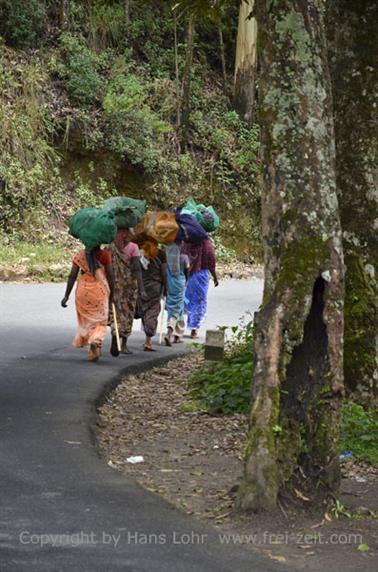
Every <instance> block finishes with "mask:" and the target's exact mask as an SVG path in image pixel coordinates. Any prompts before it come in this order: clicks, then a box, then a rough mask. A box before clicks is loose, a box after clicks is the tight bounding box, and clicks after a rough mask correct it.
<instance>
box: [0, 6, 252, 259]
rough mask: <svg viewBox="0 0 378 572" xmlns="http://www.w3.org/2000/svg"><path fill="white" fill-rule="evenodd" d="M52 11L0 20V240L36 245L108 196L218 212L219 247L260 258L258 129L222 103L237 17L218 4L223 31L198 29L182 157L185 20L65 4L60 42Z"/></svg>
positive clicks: (27, 11)
mask: <svg viewBox="0 0 378 572" xmlns="http://www.w3.org/2000/svg"><path fill="white" fill-rule="evenodd" d="M57 4H60V3H54V2H49V1H47V0H45V1H44V0H33V1H32V2H25V1H24V0H16V1H13V0H12V2H8V1H7V0H6V1H5V2H3V3H2V5H1V8H0V22H1V23H0V34H1V36H2V39H3V43H2V44H0V83H1V90H0V109H1V111H0V132H1V138H2V140H1V150H0V153H1V157H0V159H1V172H0V185H1V190H2V192H1V199H0V217H1V218H0V233H3V234H4V233H6V234H7V235H8V236H10V237H11V238H12V240H13V239H16V238H25V237H28V238H29V239H30V229H31V228H33V232H34V234H38V233H41V234H42V235H43V232H44V229H46V221H47V220H49V221H51V218H53V219H54V225H56V219H58V222H59V221H60V224H61V226H62V225H63V221H64V219H65V218H66V216H67V214H68V213H69V212H72V210H73V209H74V208H76V206H82V205H83V204H86V205H89V206H94V205H97V204H99V203H101V201H102V199H103V198H104V197H107V196H108V195H109V194H112V193H117V194H119V193H124V192H127V193H129V194H131V195H134V196H142V197H143V198H146V199H147V200H148V201H149V203H150V205H151V206H153V207H154V206H156V207H159V208H161V207H165V206H170V205H172V204H175V203H177V202H179V201H181V200H183V199H185V198H186V197H187V196H188V195H193V196H194V197H195V198H196V199H197V200H200V201H203V200H205V201H206V202H207V203H213V205H214V207H215V208H217V209H218V210H219V212H220V214H221V217H222V220H223V225H222V228H223V231H221V232H223V238H224V239H225V242H226V244H227V245H228V246H233V247H234V246H236V247H237V249H238V251H239V254H242V255H243V256H245V257H247V258H250V257H251V256H252V257H254V258H256V257H258V256H259V223H258V220H259V198H258V195H257V191H256V183H255V176H256V171H257V164H258V161H257V152H258V135H257V129H256V128H252V129H251V130H250V129H248V128H247V127H246V126H245V125H244V124H243V122H242V121H241V120H240V119H239V117H238V115H237V113H236V112H235V111H234V110H233V109H232V104H231V100H230V93H231V90H232V72H233V60H234V52H235V36H236V27H237V12H238V4H237V3H236V2H235V3H233V2H229V3H227V6H228V7H225V8H224V11H223V15H222V20H221V23H219V21H217V22H215V21H213V20H212V19H211V18H210V17H209V18H207V17H203V18H202V19H201V20H199V21H198V22H197V24H196V35H195V51H194V60H193V65H192V79H191V92H190V106H191V114H190V123H189V136H188V146H187V148H186V150H185V152H183V150H182V149H181V148H180V142H179V138H180V129H179V125H178V105H179V100H180V97H181V93H180V90H181V80H182V75H183V69H184V65H185V49H186V43H185V42H186V26H187V16H186V15H185V14H184V15H181V14H177V13H176V12H173V11H172V9H171V5H170V3H169V2H164V1H158V2H148V1H145V2H134V1H131V2H130V3H129V5H130V12H129V14H128V18H126V17H125V12H124V4H125V3H124V2H121V1H118V0H112V1H111V2H105V1H103V0H94V1H92V2H83V1H79V0H75V1H73V0H71V2H69V5H70V12H69V19H68V26H67V27H66V28H65V29H64V30H63V29H62V26H61V23H60V13H59V10H58V8H57ZM179 16H180V17H179ZM219 25H221V26H222V28H223V38H224V48H225V51H224V53H225V54H226V65H227V72H228V74H229V78H228V84H227V85H223V82H222V74H221V58H220V48H219V43H218V42H219V37H218V26H219ZM175 37H176V38H177V42H176V50H175ZM175 52H176V57H175ZM21 220H22V221H23V225H22V227H21V225H20V221H21Z"/></svg>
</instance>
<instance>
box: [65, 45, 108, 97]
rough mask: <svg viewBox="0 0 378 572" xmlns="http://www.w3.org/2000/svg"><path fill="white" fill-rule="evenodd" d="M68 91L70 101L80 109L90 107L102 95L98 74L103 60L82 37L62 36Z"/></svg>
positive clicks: (101, 83) (101, 84)
mask: <svg viewBox="0 0 378 572" xmlns="http://www.w3.org/2000/svg"><path fill="white" fill-rule="evenodd" d="M60 43H61V48H62V53H63V56H64V61H65V66H64V68H63V70H61V71H62V72H63V74H65V80H66V89H67V91H68V95H69V97H70V100H71V101H72V103H73V104H74V105H77V106H79V107H84V108H85V107H90V106H91V105H93V103H94V102H95V101H96V99H97V97H98V96H99V94H100V93H101V88H102V86H103V81H102V78H101V76H100V74H99V72H98V70H99V67H100V63H101V59H100V58H99V56H97V54H95V53H94V52H92V51H91V50H90V49H89V48H88V47H87V45H86V43H85V40H84V38H83V37H82V36H80V35H76V36H74V35H71V34H62V35H61V38H60Z"/></svg>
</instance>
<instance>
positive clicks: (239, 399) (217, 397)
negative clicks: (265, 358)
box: [192, 322, 253, 414]
mask: <svg viewBox="0 0 378 572" xmlns="http://www.w3.org/2000/svg"><path fill="white" fill-rule="evenodd" d="M232 331H233V334H234V338H233V340H232V341H231V342H230V344H229V348H228V355H227V357H226V359H225V360H224V361H223V362H222V363H219V364H216V365H211V366H209V367H206V368H205V369H203V370H200V371H199V372H196V373H195V374H194V376H193V377H192V382H193V384H194V388H193V390H192V397H193V398H194V399H195V400H197V401H198V404H199V406H200V408H202V409H205V410H206V411H208V412H209V413H213V414H215V413H224V414H230V413H247V412H248V410H249V404H250V394H251V384H252V378H253V362H252V348H253V323H252V322H248V323H247V324H246V325H244V326H241V327H237V328H232Z"/></svg>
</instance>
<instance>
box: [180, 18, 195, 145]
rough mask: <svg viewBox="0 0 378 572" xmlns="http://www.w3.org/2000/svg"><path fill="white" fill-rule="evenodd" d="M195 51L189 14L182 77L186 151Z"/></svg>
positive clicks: (191, 20)
mask: <svg viewBox="0 0 378 572" xmlns="http://www.w3.org/2000/svg"><path fill="white" fill-rule="evenodd" d="M193 51H194V16H193V15H191V16H189V21H188V29H187V36H186V52H185V66H184V72H183V77H182V96H181V100H182V108H181V134H180V135H181V136H180V146H181V151H182V152H185V150H186V148H187V143H188V129H189V117H190V81H191V77H192V64H193Z"/></svg>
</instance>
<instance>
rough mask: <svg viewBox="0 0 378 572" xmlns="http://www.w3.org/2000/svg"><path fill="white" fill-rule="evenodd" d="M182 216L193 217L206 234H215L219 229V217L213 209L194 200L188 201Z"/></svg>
mask: <svg viewBox="0 0 378 572" xmlns="http://www.w3.org/2000/svg"><path fill="white" fill-rule="evenodd" d="M181 214H188V215H191V216H192V217H194V218H195V219H196V221H197V222H198V223H199V224H200V225H201V226H202V228H203V229H205V230H206V232H213V231H214V230H216V229H217V228H218V227H219V224H220V223H219V216H218V215H217V213H216V212H215V210H214V208H213V207H207V206H205V205H201V204H197V203H196V202H195V201H194V199H192V198H190V199H188V200H187V202H186V204H185V206H184V207H183V209H182V210H181Z"/></svg>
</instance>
